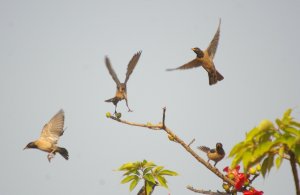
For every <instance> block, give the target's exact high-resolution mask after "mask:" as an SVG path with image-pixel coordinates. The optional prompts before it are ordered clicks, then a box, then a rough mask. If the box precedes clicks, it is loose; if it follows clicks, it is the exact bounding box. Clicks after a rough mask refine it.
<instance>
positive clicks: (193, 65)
mask: <svg viewBox="0 0 300 195" xmlns="http://www.w3.org/2000/svg"><path fill="white" fill-rule="evenodd" d="M199 66H202V63H201V62H200V61H199V60H197V58H196V59H193V60H192V61H190V62H188V63H186V64H184V65H182V66H179V67H177V68H169V69H167V71H172V70H184V69H190V68H196V67H199Z"/></svg>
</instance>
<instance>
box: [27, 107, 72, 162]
mask: <svg viewBox="0 0 300 195" xmlns="http://www.w3.org/2000/svg"><path fill="white" fill-rule="evenodd" d="M64 119H65V116H64V111H63V110H62V109H61V110H59V111H58V113H57V114H55V115H54V116H53V117H52V118H51V120H50V121H49V122H48V123H47V124H45V125H44V127H43V130H42V133H41V135H40V137H39V139H37V140H36V141H33V142H30V143H29V144H27V146H26V147H25V148H24V150H25V149H28V148H36V149H39V150H42V151H44V152H48V153H49V154H48V156H47V157H48V161H49V162H50V161H51V159H52V158H54V156H55V154H56V152H58V153H59V154H61V155H62V156H63V157H64V158H65V159H66V160H68V159H69V153H68V151H67V150H66V149H65V148H62V147H58V146H57V145H56V144H57V141H58V139H59V137H60V136H62V135H63V133H64V129H63V128H64Z"/></svg>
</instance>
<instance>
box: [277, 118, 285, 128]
mask: <svg viewBox="0 0 300 195" xmlns="http://www.w3.org/2000/svg"><path fill="white" fill-rule="evenodd" d="M275 122H276V124H277V126H278V127H281V126H282V125H283V124H282V121H281V120H280V119H276V120H275Z"/></svg>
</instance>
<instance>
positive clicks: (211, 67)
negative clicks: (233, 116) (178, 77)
mask: <svg viewBox="0 0 300 195" xmlns="http://www.w3.org/2000/svg"><path fill="white" fill-rule="evenodd" d="M220 25H221V19H220V21H219V26H218V30H217V32H216V34H215V36H214V38H213V39H212V41H211V42H210V44H209V46H208V48H207V49H206V50H204V51H202V50H201V49H199V48H198V47H195V48H192V50H193V51H194V52H195V53H196V54H197V56H196V58H195V59H193V60H192V61H190V62H188V63H186V64H184V65H182V66H180V67H178V68H172V69H167V71H172V70H184V69H190V68H196V67H199V66H202V67H203V68H204V69H205V70H206V71H207V73H208V78H209V85H213V84H216V83H217V82H218V81H221V80H223V79H224V77H223V76H222V75H221V74H220V73H219V72H218V71H217V70H216V68H215V64H214V62H213V59H214V57H215V53H216V51H217V47H218V43H219V37H220Z"/></svg>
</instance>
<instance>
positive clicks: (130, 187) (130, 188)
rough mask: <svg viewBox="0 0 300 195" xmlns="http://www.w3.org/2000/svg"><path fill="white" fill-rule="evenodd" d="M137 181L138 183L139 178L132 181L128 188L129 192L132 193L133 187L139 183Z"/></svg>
mask: <svg viewBox="0 0 300 195" xmlns="http://www.w3.org/2000/svg"><path fill="white" fill-rule="evenodd" d="M139 181H140V178H137V179H134V180H132V182H131V183H130V186H129V190H130V191H132V190H133V189H134V188H135V186H136V185H137V184H138V183H139Z"/></svg>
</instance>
